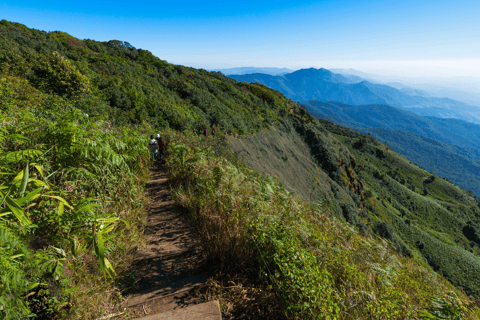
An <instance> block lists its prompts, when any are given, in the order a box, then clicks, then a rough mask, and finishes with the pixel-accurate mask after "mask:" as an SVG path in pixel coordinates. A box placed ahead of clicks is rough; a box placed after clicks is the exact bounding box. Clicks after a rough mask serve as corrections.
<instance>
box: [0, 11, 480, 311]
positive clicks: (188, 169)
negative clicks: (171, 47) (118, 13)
mask: <svg viewBox="0 0 480 320" xmlns="http://www.w3.org/2000/svg"><path fill="white" fill-rule="evenodd" d="M0 75H1V76H0V121H1V122H0V130H1V136H0V142H1V146H2V151H1V154H0V172H1V175H0V177H1V178H0V201H1V202H0V224H1V228H0V268H1V278H0V279H1V287H0V317H1V318H7V319H11V318H12V319H15V318H25V317H26V316H32V317H33V316H34V315H36V316H37V317H39V318H52V319H55V318H62V317H68V318H81V319H89V318H96V317H99V316H101V315H105V314H109V313H117V314H118V313H121V312H122V311H123V310H122V307H123V305H122V295H121V293H122V292H123V291H122V290H123V289H126V288H128V286H130V285H131V283H132V280H133V279H131V272H130V270H129V267H131V262H132V257H133V255H134V252H135V250H136V248H137V247H139V246H141V245H142V239H143V238H142V229H143V225H144V210H143V206H144V204H145V198H144V194H143V187H144V184H145V180H146V178H147V175H148V167H149V164H150V162H149V159H148V150H147V148H146V142H147V139H146V136H147V135H149V134H151V133H153V130H154V129H155V132H158V131H160V130H161V132H163V133H165V134H166V138H167V139H166V140H167V141H168V142H169V145H168V149H167V151H168V157H167V168H168V170H169V173H170V175H171V178H172V183H173V184H174V186H175V192H174V196H175V198H176V200H177V201H178V202H179V203H180V204H182V205H184V206H185V207H187V208H189V209H190V215H191V218H192V219H194V220H195V221H196V225H198V233H199V235H200V237H201V238H202V240H203V247H204V254H205V255H206V257H207V258H208V259H207V261H213V262H215V265H217V266H218V267H219V268H220V269H221V272H220V273H223V274H225V273H230V274H231V273H240V274H241V273H242V272H244V273H248V274H247V275H246V276H247V277H250V279H252V277H253V279H254V280H252V282H251V283H252V286H253V287H254V288H253V289H252V292H255V293H256V294H257V297H258V300H257V301H264V302H268V301H270V302H275V303H273V304H271V303H264V304H263V305H264V306H263V311H261V312H260V313H262V312H263V315H264V316H265V317H267V318H268V317H272V316H283V315H286V316H287V317H288V318H304V319H311V318H315V317H316V318H318V317H321V318H323V317H330V318H358V317H359V316H363V317H366V318H420V317H428V315H427V314H426V313H425V312H426V311H429V312H430V314H431V315H437V316H438V317H440V316H442V315H444V316H445V315H446V314H448V313H449V312H452V313H454V314H456V315H460V314H465V313H466V310H465V306H467V307H472V311H471V314H470V316H471V317H474V313H475V312H477V309H476V308H475V307H474V305H472V300H471V299H470V298H468V297H467V296H466V295H465V294H464V293H463V292H462V291H461V290H459V289H458V288H455V287H454V286H452V285H451V283H450V282H447V281H446V280H445V279H443V278H441V277H438V276H437V273H434V272H433V271H432V270H431V269H430V267H429V265H430V266H432V267H433V268H434V269H435V270H436V271H438V274H440V275H445V276H447V277H448V278H449V280H450V281H451V282H452V283H454V284H455V285H457V286H458V287H461V288H464V289H465V291H466V292H467V293H468V294H472V295H478V294H479V292H480V291H479V290H480V288H479V285H478V283H479V279H477V278H476V275H478V274H480V273H478V270H477V269H478V266H479V265H480V264H478V251H479V250H478V245H477V244H478V243H480V241H479V239H480V235H479V233H478V232H477V229H476V228H477V226H478V225H479V224H478V223H479V221H478V214H477V213H478V211H479V209H478V203H477V202H476V200H475V199H474V198H472V197H471V196H469V195H468V194H466V193H465V192H464V190H461V189H460V188H458V187H456V186H454V185H453V184H450V183H447V182H444V181H443V180H441V179H439V178H432V176H431V175H426V173H425V172H424V171H421V169H419V168H417V167H413V166H412V167H410V166H409V167H405V168H404V167H401V166H398V168H399V169H398V170H400V171H399V172H400V173H399V176H396V175H395V174H393V173H390V171H392V170H393V171H394V172H396V171H395V170H394V169H395V168H397V166H396V164H395V165H394V163H395V161H398V162H399V163H404V162H405V161H406V160H405V159H404V158H398V159H397V158H392V159H394V160H395V161H393V160H391V158H390V157H389V155H390V153H391V151H388V152H386V151H383V150H380V149H381V147H379V145H378V142H376V141H374V140H373V139H372V140H368V141H367V140H365V141H366V142H364V140H362V139H367V138H366V137H363V136H362V137H360V136H358V137H357V136H356V135H357V133H352V132H350V131H346V133H345V134H344V133H343V131H342V130H348V129H344V128H340V129H339V128H336V127H332V126H330V125H329V124H325V126H323V125H321V124H320V123H319V122H318V120H316V119H315V118H314V117H313V116H312V115H310V114H309V113H308V111H307V110H306V109H305V108H303V107H299V106H298V105H296V104H295V103H294V102H292V101H291V100H289V99H287V98H285V97H284V96H283V95H282V94H281V93H279V92H277V91H273V90H271V89H269V88H267V87H265V86H263V85H259V84H246V83H238V82H236V81H234V80H232V79H229V78H226V77H225V76H223V75H221V74H219V73H209V72H207V71H205V70H196V69H193V68H187V67H183V66H175V65H171V64H169V63H167V62H165V61H162V60H160V59H158V58H156V57H154V56H153V55H152V54H151V53H150V52H148V51H145V50H141V49H136V48H134V47H133V46H131V45H130V44H128V43H126V42H122V41H116V40H112V41H108V42H97V41H93V40H79V39H76V38H74V37H71V36H70V35H68V34H65V33H62V32H51V33H47V32H43V31H38V30H34V29H29V28H27V27H25V26H23V25H21V24H16V23H11V22H7V21H5V20H2V21H1V22H0ZM281 125H282V126H284V128H287V129H288V130H291V133H292V134H293V133H294V132H295V134H296V135H297V136H298V137H301V139H303V140H302V141H303V142H302V143H304V145H305V148H307V150H308V152H310V154H311V159H312V161H313V162H314V163H315V165H316V166H317V167H316V170H318V171H319V172H321V177H322V178H324V180H325V181H326V182H325V184H323V182H321V181H318V185H319V186H320V185H322V186H325V188H327V189H328V190H327V189H325V190H327V192H326V193H323V192H321V191H318V192H317V194H316V195H315V198H314V199H311V200H312V203H310V202H305V201H303V200H301V199H300V198H297V197H295V196H294V195H293V194H291V193H289V192H287V191H286V190H285V189H284V188H283V187H281V186H280V185H279V183H278V182H277V181H275V179H273V178H269V177H263V176H262V175H260V174H258V173H255V172H253V171H252V170H251V169H248V168H247V167H245V166H244V165H242V164H241V162H239V161H237V160H235V157H234V156H233V155H231V154H230V153H229V152H228V151H227V150H226V149H225V148H226V147H225V146H222V145H221V144H219V140H218V139H215V140H214V139H211V138H210V137H208V138H202V139H200V138H199V137H197V136H194V135H193V133H192V130H196V131H197V132H201V130H202V129H203V128H209V129H210V128H212V129H214V130H216V131H217V137H218V136H223V131H224V130H228V131H231V132H234V133H236V134H248V133H259V132H260V131H261V130H264V131H268V130H270V128H271V127H272V126H281ZM152 128H154V129H152ZM168 128H169V129H168ZM172 129H175V130H172ZM287 129H286V130H287ZM327 129H328V130H327ZM329 130H330V131H329ZM331 132H333V133H335V134H337V137H338V139H336V138H334V137H333V136H332V134H331ZM280 134H283V133H282V132H280ZM286 135H287V136H288V135H289V133H287V134H286ZM352 135H353V136H352ZM368 139H370V138H368ZM354 140H355V141H354ZM357 140H358V141H357ZM222 141H223V140H222ZM359 141H360V142H359ZM358 143H360V145H361V147H359V146H360V145H359V144H358ZM363 146H365V148H364V147H363ZM372 148H373V149H372ZM377 149H379V150H380V151H377ZM359 150H366V151H365V153H362V152H360V151H359ZM372 150H373V156H374V157H376V158H375V160H373V159H372V160H366V159H370V158H369V157H372V153H371V151H372ZM367 151H368V152H367ZM382 155H384V156H382ZM284 156H285V160H284V161H288V155H284ZM377 158H378V159H377ZM368 161H371V162H370V164H369V162H368ZM387 168H389V169H390V171H388V174H387V175H388V177H390V176H394V178H388V177H387V176H386V175H385V174H383V173H382V172H384V171H386V170H387ZM412 168H415V170H417V171H418V170H420V171H419V172H420V173H418V172H417V171H415V172H414V171H412V170H413V169H412ZM398 170H397V171H398ZM402 170H403V171H402ZM364 172H365V173H364ZM367 173H368V174H367ZM417 173H418V174H417ZM403 175H404V176H406V177H408V180H407V181H404V184H402V183H399V185H398V186H397V185H396V184H395V182H393V181H396V182H398V180H399V179H400V178H401V177H403ZM420 175H423V176H420ZM424 176H426V177H427V179H423V178H421V177H424ZM379 177H381V178H379ZM393 185H394V186H395V187H396V189H398V190H396V189H395V188H393V187H391V186H393ZM400 185H402V186H403V187H402V186H400ZM427 185H428V187H426V186H427ZM394 189H395V190H394ZM319 190H321V189H319ZM322 190H323V189H322ZM425 190H428V192H427V191H425ZM394 192H397V193H394ZM419 193H428V195H427V196H425V195H420V194H419ZM409 201H410V202H409ZM407 204H411V206H407V207H405V205H407ZM402 206H403V207H402ZM384 208H386V209H384ZM439 208H440V209H439ZM401 210H403V211H401ZM439 210H440V211H439ZM399 212H400V213H399ZM402 214H403V215H404V217H401V216H402ZM439 214H441V215H439ZM369 217H370V218H369ZM439 218H440V219H439ZM413 219H417V222H414V220H413ZM408 221H410V222H408ZM412 224H413V225H415V227H414V226H412ZM416 224H417V225H418V227H417V226H416ZM404 225H405V226H408V227H404ZM392 228H393V230H394V231H393V232H392ZM402 228H403V229H402ZM385 239H386V240H385ZM418 241H421V242H418ZM389 242H391V243H389ZM465 249H468V250H470V251H472V253H470V252H467V251H466V250H465ZM435 250H437V251H435ZM439 250H442V252H443V253H445V252H447V253H448V254H444V255H443V256H442V255H439V254H438V251H439ZM410 256H413V257H414V258H415V259H411V258H410ZM455 259H459V260H458V261H460V262H461V264H460V265H456V264H455V261H457V260H455ZM462 268H463V269H462ZM219 295H220V297H221V296H222V292H220V293H219ZM277 302H278V303H277ZM249 303H250V304H251V303H252V302H249ZM261 305H262V304H261V303H259V304H257V306H259V308H260V309H261V308H262V307H260V306H261ZM269 306H278V307H269ZM269 312H270V313H269Z"/></svg>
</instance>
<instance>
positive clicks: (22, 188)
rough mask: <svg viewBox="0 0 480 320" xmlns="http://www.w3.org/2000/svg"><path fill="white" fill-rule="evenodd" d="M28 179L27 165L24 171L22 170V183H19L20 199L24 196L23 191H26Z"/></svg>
mask: <svg viewBox="0 0 480 320" xmlns="http://www.w3.org/2000/svg"><path fill="white" fill-rule="evenodd" d="M28 178H29V171H28V163H27V166H26V167H25V169H23V177H22V182H21V183H20V190H19V191H20V197H23V195H24V194H25V190H26V189H27V183H28Z"/></svg>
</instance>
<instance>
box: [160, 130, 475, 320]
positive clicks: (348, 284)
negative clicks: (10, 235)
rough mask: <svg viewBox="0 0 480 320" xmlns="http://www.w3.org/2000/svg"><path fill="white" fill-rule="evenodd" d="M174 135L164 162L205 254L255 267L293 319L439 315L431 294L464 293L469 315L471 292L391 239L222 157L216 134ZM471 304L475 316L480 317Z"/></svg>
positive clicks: (461, 299)
mask: <svg viewBox="0 0 480 320" xmlns="http://www.w3.org/2000/svg"><path fill="white" fill-rule="evenodd" d="M170 141H171V142H170V145H169V149H168V152H169V156H168V157H167V162H166V165H167V169H168V171H169V174H170V178H171V179H172V181H173V182H174V185H175V191H174V197H175V199H176V201H178V202H179V203H180V204H181V205H183V206H185V207H187V208H188V209H189V211H190V216H191V219H193V220H194V221H195V225H196V226H197V228H198V233H199V235H200V237H201V239H202V240H203V241H202V242H203V243H204V248H203V249H204V252H205V253H206V256H207V258H208V259H211V260H212V261H216V262H217V263H219V264H221V265H224V266H225V270H228V268H229V267H230V266H231V265H232V264H234V265H236V268H235V270H236V271H235V272H238V270H242V267H243V269H245V270H246V269H248V270H251V268H252V266H254V268H255V270H256V271H255V273H256V276H257V277H258V278H259V279H261V283H262V284H261V286H262V287H263V288H264V289H265V290H267V291H268V290H273V291H275V292H276V296H277V303H278V304H279V305H280V306H281V308H282V310H283V313H284V314H285V316H286V317H287V318H289V319H317V318H318V319H358V318H364V319H405V318H410V319H418V318H425V317H427V318H428V317H429V315H431V316H432V317H435V315H433V313H431V312H433V311H431V310H434V307H432V301H433V300H432V299H433V298H432V297H436V298H435V299H440V300H438V301H451V300H449V299H450V297H452V296H456V297H458V298H456V299H454V301H455V302H454V304H450V305H449V304H448V303H445V305H446V306H447V307H446V308H447V309H448V310H449V311H452V310H454V309H455V308H454V307H453V306H463V308H464V309H462V308H458V310H457V309H455V310H456V311H453V312H455V314H457V315H461V314H462V313H463V314H465V316H467V313H466V312H465V310H466V309H465V306H470V305H471V304H472V301H470V300H469V298H467V297H466V296H465V294H463V293H462V292H460V291H459V290H458V289H456V288H455V287H453V286H452V285H451V284H450V283H449V282H448V281H446V280H445V279H443V278H441V277H439V276H437V275H436V273H434V272H433V271H432V270H430V269H425V268H424V267H422V266H419V265H418V264H417V263H416V262H415V261H414V260H413V259H410V258H407V257H403V256H400V255H398V254H397V253H396V251H395V250H394V248H393V247H392V245H391V244H389V243H387V242H385V241H380V240H377V239H374V238H369V237H365V236H363V235H361V234H359V233H358V232H357V230H355V229H354V228H353V227H351V226H350V225H348V224H346V223H344V222H342V221H339V220H336V219H334V218H332V217H331V216H330V215H329V214H327V213H324V212H323V210H322V208H321V207H319V206H315V205H312V204H310V203H306V202H304V201H302V200H300V199H299V198H297V197H295V196H293V195H291V194H289V193H288V192H287V191H286V190H285V189H283V188H282V187H280V186H279V185H278V184H277V183H276V181H275V180H273V179H272V178H264V177H262V176H261V175H259V174H258V173H255V172H254V171H252V170H250V169H248V168H246V167H245V166H242V165H241V164H239V163H238V162H235V161H231V160H229V159H232V157H228V156H227V157H223V156H219V154H223V153H225V152H224V151H222V149H221V148H220V149H219V148H215V147H212V145H214V144H212V141H214V140H212V139H203V138H202V139H200V138H198V137H181V136H175V137H174V138H171V139H170ZM442 299H443V300H442ZM438 301H437V302H438ZM432 308H433V309H432ZM429 310H430V311H429ZM435 310H436V309H435ZM471 310H472V311H471V312H470V314H469V315H468V317H470V318H474V317H475V316H478V315H479V314H480V313H479V312H478V308H476V307H471ZM437 311H438V310H437ZM435 312H436V311H435ZM447 313H448V312H447ZM437 316H438V314H437Z"/></svg>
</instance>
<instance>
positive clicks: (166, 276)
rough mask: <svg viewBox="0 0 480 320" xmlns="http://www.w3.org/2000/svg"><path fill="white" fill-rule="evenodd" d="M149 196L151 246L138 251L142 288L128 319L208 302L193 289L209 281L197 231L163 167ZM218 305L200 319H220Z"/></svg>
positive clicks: (133, 296)
mask: <svg viewBox="0 0 480 320" xmlns="http://www.w3.org/2000/svg"><path fill="white" fill-rule="evenodd" d="M146 191H147V194H148V196H149V198H150V205H149V207H148V208H147V215H148V216H147V226H146V228H145V235H146V236H147V246H146V247H145V248H143V249H142V250H139V251H138V252H137V257H136V259H135V263H134V268H136V270H135V277H136V279H137V286H136V288H135V292H134V293H133V294H131V295H130V296H129V297H128V307H129V312H128V314H129V315H130V316H133V317H134V318H136V317H145V316H147V315H152V314H158V313H168V312H170V313H171V314H173V313H175V312H185V310H187V309H186V308H188V307H190V308H192V305H197V304H200V303H203V302H204V300H203V299H199V298H195V297H192V296H190V295H189V290H190V289H192V288H194V287H195V286H198V285H200V284H202V283H204V282H205V281H206V280H207V275H206V274H204V273H202V270H201V268H200V266H201V255H200V252H199V248H200V246H199V245H198V241H197V239H195V237H194V235H193V233H192V230H193V226H192V225H191V223H190V222H189V221H188V219H187V217H186V214H185V213H184V212H182V209H181V208H179V207H178V206H176V205H175V202H174V201H173V200H172V199H171V196H170V192H169V187H168V177H167V174H166V172H165V170H163V168H155V169H152V170H151V180H150V181H149V182H148V183H147V186H146ZM215 306H216V307H215ZM215 306H213V307H214V309H215V310H213V311H212V310H210V309H211V308H210V309H209V310H207V311H206V312H207V314H203V317H202V314H197V315H196V316H195V317H196V318H197V319H200V318H201V319H207V318H208V319H221V316H220V317H219V318H218V317H213V316H214V315H213V313H217V312H216V309H218V314H219V312H220V310H219V308H218V303H216V305H215ZM195 308H196V309H198V306H195ZM195 308H194V309H195ZM192 311H193V309H192ZM214 311H215V312H214ZM212 312H213V313H212ZM205 316H207V317H206V318H205ZM210 316H212V317H210ZM150 317H151V316H149V317H148V319H150ZM152 319H153V318H152ZM155 319H156V318H155Z"/></svg>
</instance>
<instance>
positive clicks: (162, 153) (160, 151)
mask: <svg viewBox="0 0 480 320" xmlns="http://www.w3.org/2000/svg"><path fill="white" fill-rule="evenodd" d="M157 144H158V154H159V155H160V161H161V160H163V159H164V158H165V144H164V143H163V140H162V137H158V141H157Z"/></svg>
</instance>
